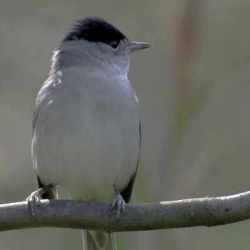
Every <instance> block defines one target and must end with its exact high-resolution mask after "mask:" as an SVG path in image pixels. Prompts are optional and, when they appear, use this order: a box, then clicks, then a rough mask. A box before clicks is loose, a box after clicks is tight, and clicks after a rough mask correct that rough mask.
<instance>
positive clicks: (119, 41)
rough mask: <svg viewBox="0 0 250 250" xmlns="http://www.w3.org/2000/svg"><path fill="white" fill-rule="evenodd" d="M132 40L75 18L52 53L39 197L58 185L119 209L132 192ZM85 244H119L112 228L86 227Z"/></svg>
mask: <svg viewBox="0 0 250 250" xmlns="http://www.w3.org/2000/svg"><path fill="white" fill-rule="evenodd" d="M148 47H149V45H148V44H147V43H142V42H134V41H130V40H129V39H128V38H127V37H126V36H125V35H124V34H123V33H121V32H120V31H119V30H118V29H117V28H115V27H114V26H113V25H111V24H110V23H108V22H106V21H104V20H103V19H101V18H96V17H88V18H85V19H83V20H80V21H78V22H77V23H76V24H75V25H74V26H73V27H72V29H71V30H70V31H69V33H68V34H67V35H66V36H65V38H64V39H63V41H62V42H61V44H60V45H59V47H58V49H57V50H55V51H54V53H53V56H52V64H51V68H50V72H49V76H48V78H47V80H46V81H45V83H44V84H43V86H42V88H41V89H40V91H39V93H38V95H37V99H36V110H35V113H34V120H33V137H32V145H31V151H32V160H33V167H34V169H35V173H36V175H37V179H38V185H39V188H40V189H39V190H40V191H41V190H42V192H40V194H41V196H40V198H47V199H53V198H55V197H56V192H57V191H56V188H57V187H58V186H61V187H62V188H63V189H65V190H67V191H68V192H69V194H70V196H71V198H72V199H75V200H83V201H98V202H112V206H113V208H115V209H116V211H117V212H118V213H119V212H120V211H122V210H124V206H125V202H128V201H129V199H130V196H131V192H132V188H133V183H134V180H135V176H136V172H137V168H138V165H139V160H140V147H141V123H140V118H139V112H138V99H137V97H136V94H135V91H134V89H133V88H132V86H131V84H130V81H129V80H128V71H129V56H130V54H131V52H134V51H137V50H140V49H145V48H148ZM84 239H85V243H84V244H85V248H86V249H88V250H97V249H98V250H101V249H102V250H111V249H115V245H114V243H113V240H112V236H111V234H108V233H106V232H99V231H87V232H85V233H84Z"/></svg>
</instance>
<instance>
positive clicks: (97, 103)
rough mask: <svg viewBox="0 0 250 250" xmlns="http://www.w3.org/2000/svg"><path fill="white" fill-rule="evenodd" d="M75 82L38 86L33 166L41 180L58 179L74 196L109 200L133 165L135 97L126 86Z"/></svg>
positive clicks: (135, 155)
mask: <svg viewBox="0 0 250 250" xmlns="http://www.w3.org/2000/svg"><path fill="white" fill-rule="evenodd" d="M80 84H82V83H80ZM80 84H79V85H76V86H72V85H71V86H67V85H65V86H63V85H61V86H57V87H55V88H52V87H51V89H50V88H49V89H48V90H46V91H44V92H48V93H45V96H46V97H45V98H43V101H42V102H41V104H40V107H39V112H38V113H39V114H38V116H37V119H36V123H35V129H34V134H33V140H32V152H33V159H34V167H35V170H36V172H37V174H38V176H39V177H40V178H41V180H42V182H43V183H45V184H54V185H61V186H62V187H63V188H65V189H66V190H68V191H69V193H70V195H71V196H72V198H74V199H82V200H97V201H111V200H112V199H113V197H114V195H115V191H121V190H122V189H123V188H125V187H126V185H127V184H128V182H129V180H130V178H131V176H132V175H133V174H134V172H135V169H136V162H137V158H138V152H139V119H138V111H137V103H136V100H135V98H134V94H133V91H132V89H131V88H130V87H129V88H128V86H124V85H118V84H117V83H115V82H114V84H110V83H108V84H107V83H105V82H101V83H100V82H98V81H96V82H93V81H92V83H91V84H87V83H86V85H85V87H84V88H82V85H80ZM55 93H56V97H55ZM43 94H44V93H43Z"/></svg>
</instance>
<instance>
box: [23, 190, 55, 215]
mask: <svg viewBox="0 0 250 250" xmlns="http://www.w3.org/2000/svg"><path fill="white" fill-rule="evenodd" d="M50 189H51V187H50V186H44V187H40V188H38V189H37V190H35V191H34V192H32V193H31V194H30V195H29V196H28V197H27V198H26V201H27V202H28V207H29V210H30V213H31V215H32V216H35V207H36V206H37V205H39V203H40V200H41V199H42V198H43V195H44V194H45V193H47V192H49V191H51V190H50Z"/></svg>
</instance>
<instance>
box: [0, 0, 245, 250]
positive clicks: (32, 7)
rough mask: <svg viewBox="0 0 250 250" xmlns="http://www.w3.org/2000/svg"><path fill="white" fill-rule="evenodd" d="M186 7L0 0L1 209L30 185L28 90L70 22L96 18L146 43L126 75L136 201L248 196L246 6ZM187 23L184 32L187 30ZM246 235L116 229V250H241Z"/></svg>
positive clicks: (16, 242) (36, 241)
mask: <svg viewBox="0 0 250 250" xmlns="http://www.w3.org/2000/svg"><path fill="white" fill-rule="evenodd" d="M196 2H197V1H196ZM196 4H197V3H196ZM188 7H190V6H189V5H187V1H184V0H183V1H180V0H179V1H176V0H175V1H174V0H172V1H170V0H168V1H166V0H158V1H157V0H156V1H149V0H144V1H142V0H137V1H131V0H128V1H114V0H106V1H97V0H91V1H66V0H60V1H58V0H55V1H47V0H43V1H41V0H32V1H31V0H22V1H14V0H9V1H2V2H1V3H0V55H1V56H0V121H1V122H0V199H1V202H2V203H4V202H11V201H17V200H22V199H24V197H25V196H27V195H28V194H29V193H30V192H31V191H32V190H33V189H35V187H36V186H35V184H36V183H35V178H34V175H33V173H32V167H31V160H30V153H29V144H30V139H31V120H32V111H33V107H34V99H35V95H36V92H37V91H38V89H39V87H40V85H41V83H42V81H43V80H44V79H45V77H46V74H47V72H48V67H49V59H50V56H51V51H52V50H53V49H54V48H55V47H56V46H57V44H58V42H59V41H60V39H61V38H62V36H63V34H64V32H65V31H66V30H67V28H68V27H69V25H70V24H71V23H72V21H73V20H75V19H77V18H81V17H85V16H89V15H96V16H102V17H104V18H106V19H108V20H110V21H111V22H113V23H114V24H116V25H117V26H118V27H120V28H121V29H122V30H123V31H124V32H125V33H126V34H128V36H129V37H131V38H133V39H137V40H145V41H148V42H150V43H151V44H152V48H151V49H150V50H148V51H144V52H142V53H140V54H137V55H134V56H133V58H132V65H131V72H130V79H131V80H132V81H133V83H134V86H135V88H136V90H137V93H138V96H139V98H140V100H141V102H140V103H141V111H142V120H143V135H144V139H143V164H142V167H141V168H140V171H139V175H138V179H137V182H136V188H135V195H134V201H136V202H142V201H157V200H167V199H177V198H184V197H197V196H209V195H218V194H227V193H232V192H238V191H243V190H247V189H249V186H250V180H249V179H250V178H249V176H250V167H249V164H250V153H249V150H250V131H249V128H250V115H249V105H250V82H249V80H250V73H249V67H250V59H249V58H250V49H249V47H250V32H249V21H250V2H249V1H244V0H238V1H233V0H220V1H215V0H210V1H203V4H202V6H199V8H197V9H195V11H193V12H192V10H191V11H190V10H188ZM196 7H197V6H195V5H194V6H193V8H196ZM189 11H190V12H189ZM189 15H190V16H191V19H189V17H190V16H189ZM192 15H194V16H192ZM192 18H194V19H192ZM183 20H184V21H183ZM190 20H191V26H188V25H187V26H185V24H187V22H189V21H190ZM183 27H184V29H182V28H183ZM185 32H187V33H185ZM183 46H184V50H183V51H182V50H181V49H182V48H183ZM185 46H186V47H185ZM83 153H84V152H83ZM249 230H250V223H249V222H242V223H238V224H235V225H228V226H224V227H218V228H209V229H207V228H191V229H178V230H166V231H152V232H135V233H122V234H119V247H120V248H119V249H137V250H139V249H143V250H147V249H172V250H184V249H185V250H186V249H192V250H196V249H197V250H198V249H204V250H206V249H207V250H208V249H214V250H223V249H227V250H230V249H232V250H233V249H248V248H249V246H250V237H249ZM80 245H81V239H80V233H79V231H77V230H68V229H65V230H59V229H44V228H43V229H35V230H19V231H12V232H1V234H0V249H4V250H19V249H28V250H29V249H36V250H44V249H53V250H56V249H58V250H59V249H60V250H64V249H65V250H66V249H80Z"/></svg>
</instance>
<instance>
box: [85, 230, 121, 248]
mask: <svg viewBox="0 0 250 250" xmlns="http://www.w3.org/2000/svg"><path fill="white" fill-rule="evenodd" d="M116 249H117V248H116V244H115V239H114V235H113V234H111V233H106V232H101V231H83V250H116Z"/></svg>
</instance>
